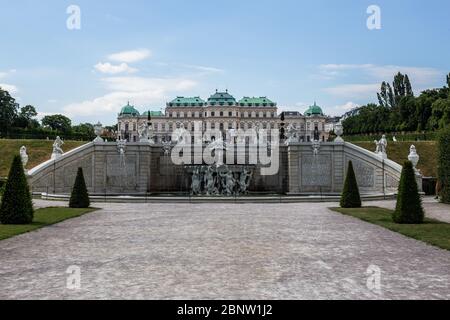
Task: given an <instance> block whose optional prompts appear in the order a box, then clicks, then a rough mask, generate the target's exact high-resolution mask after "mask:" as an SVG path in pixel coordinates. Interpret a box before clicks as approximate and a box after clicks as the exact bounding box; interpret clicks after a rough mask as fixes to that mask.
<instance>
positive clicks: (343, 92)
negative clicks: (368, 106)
mask: <svg viewBox="0 0 450 320" xmlns="http://www.w3.org/2000/svg"><path fill="white" fill-rule="evenodd" d="M379 89H380V84H378V83H375V84H344V85H338V86H335V87H330V88H326V89H325V91H326V92H328V93H329V94H332V95H334V96H338V97H344V98H366V97H368V96H373V95H376V93H377V91H378V90H379Z"/></svg>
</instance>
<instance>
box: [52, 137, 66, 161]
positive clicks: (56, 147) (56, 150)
mask: <svg viewBox="0 0 450 320" xmlns="http://www.w3.org/2000/svg"><path fill="white" fill-rule="evenodd" d="M63 144H64V141H62V140H61V138H60V137H59V136H58V137H56V140H55V142H53V152H52V160H54V159H58V158H59V157H61V156H62V155H63V154H64V151H63V149H62V145H63Z"/></svg>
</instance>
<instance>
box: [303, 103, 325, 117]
mask: <svg viewBox="0 0 450 320" xmlns="http://www.w3.org/2000/svg"><path fill="white" fill-rule="evenodd" d="M305 115H306V116H323V111H322V108H321V107H319V106H318V105H317V104H316V103H315V102H314V105H313V106H310V107H309V108H308V110H306V112H305Z"/></svg>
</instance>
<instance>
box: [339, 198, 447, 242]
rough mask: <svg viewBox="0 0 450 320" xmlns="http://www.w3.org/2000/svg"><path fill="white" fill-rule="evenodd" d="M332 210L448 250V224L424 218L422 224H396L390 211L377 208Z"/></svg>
mask: <svg viewBox="0 0 450 320" xmlns="http://www.w3.org/2000/svg"><path fill="white" fill-rule="evenodd" d="M332 210H333V211H336V212H339V213H342V214H345V215H348V216H352V217H355V218H358V219H360V220H363V221H366V222H369V223H373V224H376V225H379V226H381V227H384V228H386V229H389V230H391V231H395V232H398V233H401V234H403V235H405V236H407V237H410V238H414V239H416V240H419V241H423V242H425V243H428V244H431V245H433V246H436V247H439V248H442V249H446V250H450V224H448V223H445V222H440V221H437V220H434V219H427V218H426V219H425V223H424V224H396V223H394V222H393V221H392V213H393V211H392V210H388V209H383V208H377V207H364V208H358V209H343V208H332Z"/></svg>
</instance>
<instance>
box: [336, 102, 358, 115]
mask: <svg viewBox="0 0 450 320" xmlns="http://www.w3.org/2000/svg"><path fill="white" fill-rule="evenodd" d="M359 107H360V105H359V104H357V103H354V102H352V101H349V102H347V103H344V104H343V105H338V106H335V107H332V108H329V109H328V111H329V113H330V115H332V116H341V115H343V114H344V113H346V112H348V111H351V110H353V109H356V108H359Z"/></svg>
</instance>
